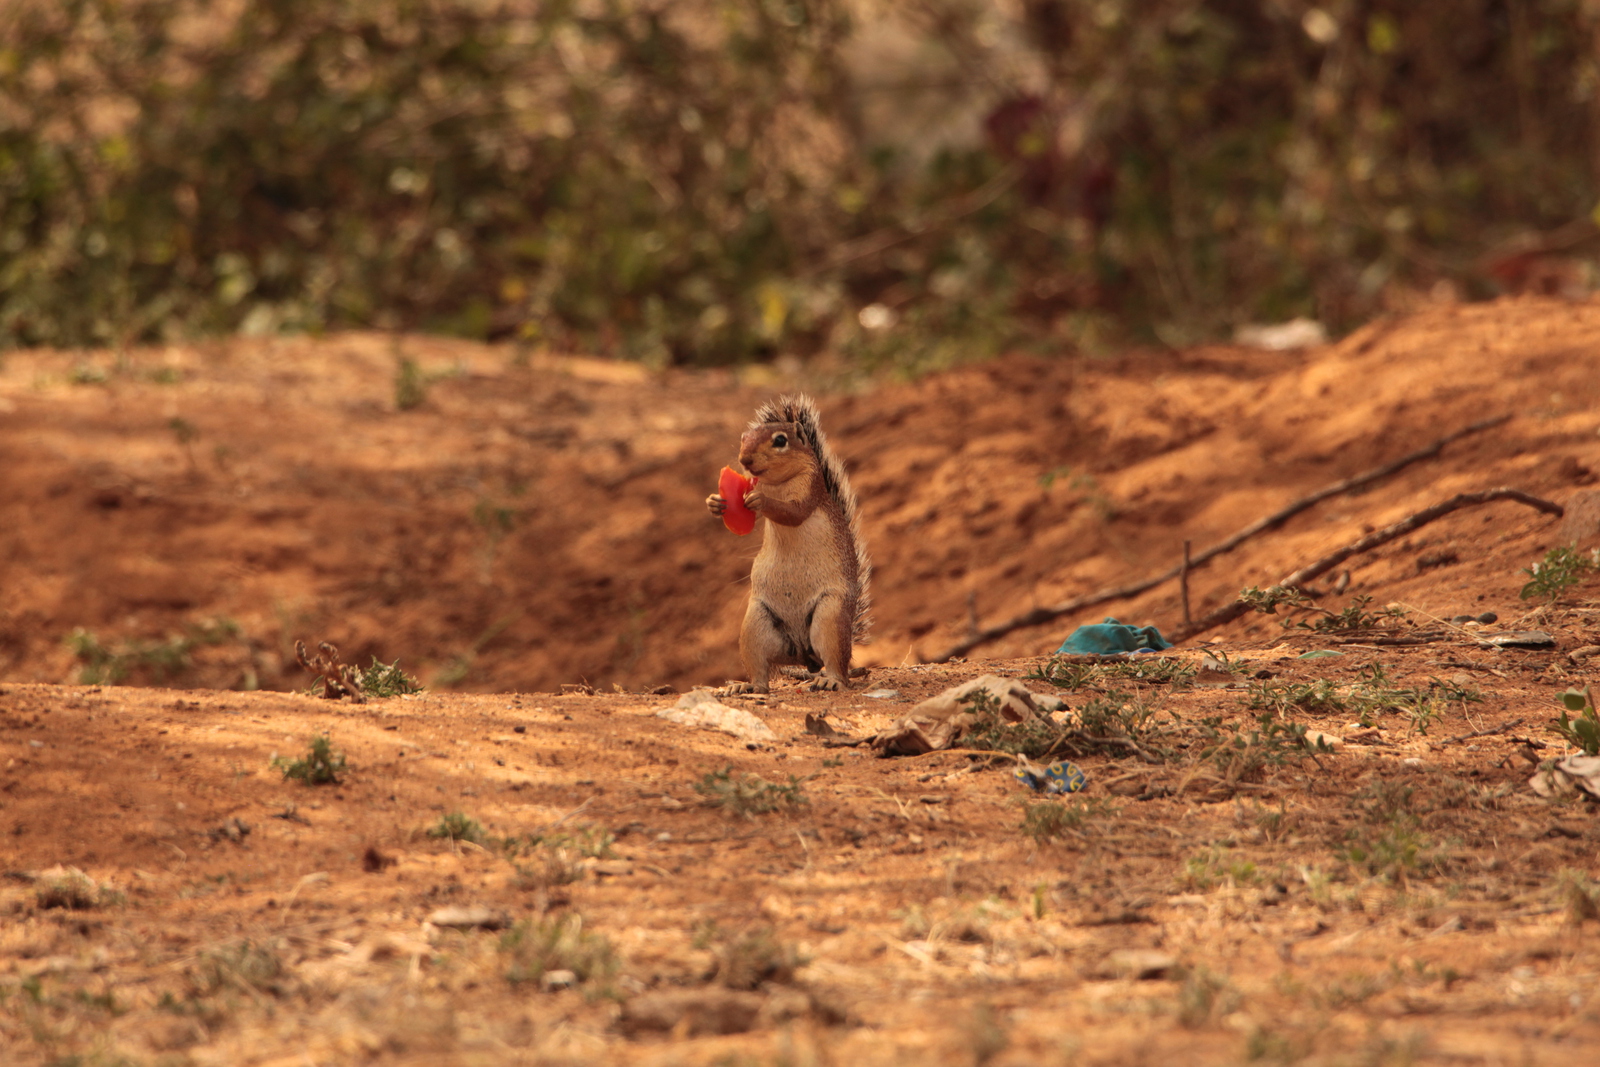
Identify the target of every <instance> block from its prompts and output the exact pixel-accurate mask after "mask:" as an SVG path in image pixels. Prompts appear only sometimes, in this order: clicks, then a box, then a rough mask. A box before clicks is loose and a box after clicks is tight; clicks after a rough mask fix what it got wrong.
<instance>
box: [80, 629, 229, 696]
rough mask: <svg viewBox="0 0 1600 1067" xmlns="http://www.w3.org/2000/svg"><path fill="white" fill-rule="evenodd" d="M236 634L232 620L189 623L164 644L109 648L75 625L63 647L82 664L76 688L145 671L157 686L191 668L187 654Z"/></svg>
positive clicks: (117, 680) (111, 682)
mask: <svg viewBox="0 0 1600 1067" xmlns="http://www.w3.org/2000/svg"><path fill="white" fill-rule="evenodd" d="M239 634H240V630H239V624H238V623H236V622H234V621H233V620H232V619H211V620H207V621H204V622H198V623H191V624H190V625H189V626H187V627H185V628H184V632H183V634H182V635H180V636H177V637H169V638H167V639H166V640H164V641H127V642H123V643H121V644H119V645H116V646H111V645H106V644H102V643H101V641H100V639H99V638H98V637H97V636H95V634H94V632H93V631H92V630H86V629H84V628H83V627H81V626H79V627H77V628H75V629H74V630H73V631H72V633H70V634H68V635H67V647H68V648H70V649H71V650H72V654H73V655H74V656H76V657H77V658H78V660H79V661H80V662H81V663H82V664H83V666H82V668H80V669H79V671H78V683H79V684H80V685H117V684H119V683H121V682H122V681H123V679H125V678H127V677H128V675H129V674H131V673H133V672H134V671H138V670H144V671H148V672H149V673H150V675H151V676H152V677H153V678H154V680H155V681H156V682H158V683H160V682H165V681H168V680H170V679H172V678H175V677H177V676H179V675H181V674H183V673H184V672H185V671H187V670H189V669H190V668H191V667H193V666H194V660H193V657H192V655H191V653H193V652H194V650H195V649H197V648H204V647H208V646H212V645H220V644H224V643H226V642H228V641H232V640H235V639H237V638H238V637H239Z"/></svg>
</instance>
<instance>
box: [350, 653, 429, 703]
mask: <svg viewBox="0 0 1600 1067" xmlns="http://www.w3.org/2000/svg"><path fill="white" fill-rule="evenodd" d="M361 688H362V690H363V691H364V692H365V693H366V694H367V695H368V696H373V697H398V696H407V695H409V694H411V693H420V692H422V683H421V682H419V681H417V680H416V679H415V678H413V677H412V676H411V675H409V674H407V673H406V672H405V671H403V670H401V669H400V661H399V660H398V659H397V660H395V661H394V662H393V663H383V662H381V661H380V660H379V659H378V657H377V656H373V657H372V665H371V666H370V667H368V668H367V669H366V670H364V671H362V672H361Z"/></svg>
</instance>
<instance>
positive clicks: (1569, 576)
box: [1521, 545, 1600, 604]
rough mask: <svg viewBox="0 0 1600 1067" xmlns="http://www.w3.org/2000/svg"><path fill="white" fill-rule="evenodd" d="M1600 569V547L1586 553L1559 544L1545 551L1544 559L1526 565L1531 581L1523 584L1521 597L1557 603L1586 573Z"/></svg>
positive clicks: (1525, 569)
mask: <svg viewBox="0 0 1600 1067" xmlns="http://www.w3.org/2000/svg"><path fill="white" fill-rule="evenodd" d="M1597 570H1600V549H1594V550H1592V551H1590V552H1589V553H1587V554H1584V553H1580V552H1578V551H1577V550H1576V549H1574V548H1571V547H1570V546H1567V545H1558V546H1557V547H1555V548H1552V549H1551V550H1550V551H1548V552H1546V553H1545V554H1544V559H1542V560H1540V561H1539V562H1537V563H1535V564H1533V566H1531V567H1525V568H1523V571H1522V573H1523V574H1526V575H1527V576H1528V583H1527V584H1526V585H1524V586H1523V587H1522V594H1521V595H1522V599H1523V600H1533V599H1534V598H1536V597H1537V598H1538V599H1541V600H1543V601H1545V602H1546V603H1548V604H1554V603H1555V602H1556V601H1558V600H1560V599H1561V597H1562V596H1563V595H1565V594H1566V592H1567V590H1568V589H1571V588H1572V587H1573V586H1575V585H1577V584H1578V583H1579V582H1581V581H1583V579H1584V576H1585V575H1587V574H1591V573H1593V572H1595V571H1597Z"/></svg>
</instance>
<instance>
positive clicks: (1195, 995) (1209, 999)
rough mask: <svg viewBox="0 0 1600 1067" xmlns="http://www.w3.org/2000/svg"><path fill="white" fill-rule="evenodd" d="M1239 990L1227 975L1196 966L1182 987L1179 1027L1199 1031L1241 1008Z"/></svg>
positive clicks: (1180, 991)
mask: <svg viewBox="0 0 1600 1067" xmlns="http://www.w3.org/2000/svg"><path fill="white" fill-rule="evenodd" d="M1239 1001H1240V996H1239V992H1238V990H1236V989H1234V988H1233V983H1232V982H1231V981H1230V980H1229V979H1228V976H1227V975H1225V974H1215V973H1213V972H1212V971H1210V970H1207V969H1206V968H1205V967H1196V968H1194V969H1193V970H1191V971H1189V972H1188V973H1187V974H1185V975H1184V977H1183V984H1182V985H1181V986H1179V987H1178V1025H1179V1026H1182V1027H1184V1028H1186V1029H1189V1030H1196V1029H1199V1028H1200V1027H1202V1026H1205V1025H1207V1024H1208V1023H1212V1022H1215V1021H1216V1020H1218V1019H1220V1018H1222V1017H1223V1016H1225V1015H1228V1014H1229V1013H1231V1012H1232V1011H1234V1009H1236V1008H1237V1007H1238V1006H1239Z"/></svg>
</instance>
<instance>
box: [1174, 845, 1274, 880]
mask: <svg viewBox="0 0 1600 1067" xmlns="http://www.w3.org/2000/svg"><path fill="white" fill-rule="evenodd" d="M1181 880H1182V882H1183V884H1184V885H1186V886H1188V887H1189V888H1191V889H1198V890H1200V891H1202V892H1204V891H1205V890H1208V889H1212V888H1214V887H1216V886H1218V885H1236V886H1238V885H1255V884H1256V883H1257V882H1259V881H1260V880H1261V875H1260V873H1259V872H1258V871H1257V870H1256V865H1255V864H1254V863H1253V862H1251V861H1250V860H1247V859H1243V858H1241V857H1237V856H1235V855H1233V853H1232V851H1231V850H1230V849H1229V848H1228V847H1227V846H1226V845H1212V846H1211V847H1210V848H1208V849H1206V850H1205V851H1204V852H1200V853H1196V854H1195V855H1193V856H1190V857H1189V859H1188V860H1187V861H1185V863H1184V869H1183V877H1182V879H1181Z"/></svg>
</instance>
